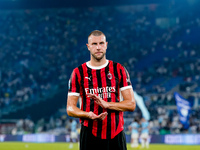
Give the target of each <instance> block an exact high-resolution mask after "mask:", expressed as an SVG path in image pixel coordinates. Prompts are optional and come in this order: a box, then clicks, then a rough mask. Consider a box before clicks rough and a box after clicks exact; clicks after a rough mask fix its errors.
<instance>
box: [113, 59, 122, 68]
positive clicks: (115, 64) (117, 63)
mask: <svg viewBox="0 0 200 150" xmlns="http://www.w3.org/2000/svg"><path fill="white" fill-rule="evenodd" d="M109 62H110V63H113V65H114V66H117V67H124V66H123V65H122V64H121V63H119V62H115V61H112V60H109Z"/></svg>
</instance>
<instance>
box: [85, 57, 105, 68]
mask: <svg viewBox="0 0 200 150" xmlns="http://www.w3.org/2000/svg"><path fill="white" fill-rule="evenodd" d="M106 62H107V59H106V58H105V57H104V58H102V59H101V60H100V61H98V60H96V59H91V60H90V61H89V64H90V65H91V66H94V67H99V66H102V65H104V64H106Z"/></svg>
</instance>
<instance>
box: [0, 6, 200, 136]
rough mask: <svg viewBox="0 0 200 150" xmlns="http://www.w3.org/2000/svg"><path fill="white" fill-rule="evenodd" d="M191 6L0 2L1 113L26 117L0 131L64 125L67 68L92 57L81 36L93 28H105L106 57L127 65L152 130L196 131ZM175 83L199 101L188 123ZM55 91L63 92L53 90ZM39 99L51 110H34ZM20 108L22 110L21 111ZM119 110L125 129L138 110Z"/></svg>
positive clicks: (199, 124) (53, 129) (194, 15)
mask: <svg viewBox="0 0 200 150" xmlns="http://www.w3.org/2000/svg"><path fill="white" fill-rule="evenodd" d="M196 6H197V5H191V6H188V5H180V6H179V7H177V4H173V3H169V4H168V5H166V4H163V5H162V4H143V5H126V6H101V7H100V6H96V7H80V8H59V9H58V8H51V9H20V10H1V11H0V60H1V63H0V118H1V119H2V120H3V119H14V118H15V119H20V118H21V117H22V118H23V119H20V120H15V121H13V122H15V123H14V124H15V126H13V123H12V124H10V125H8V124H9V123H6V124H7V126H3V127H2V126H1V128H0V129H1V130H0V133H2V134H11V133H13V134H22V133H24V132H28V133H38V132H49V133H55V134H58V133H59V134H65V133H66V132H67V130H66V129H67V121H68V116H67V114H66V112H65V105H66V100H65V99H66V97H65V94H67V85H68V80H69V77H70V74H71V72H72V69H73V68H74V67H77V66H78V65H79V64H81V63H83V62H85V61H87V60H88V59H89V53H88V51H87V48H86V46H85V43H86V42H87V41H86V40H87V35H88V34H89V33H90V31H91V30H93V29H99V30H102V31H104V32H105V34H106V35H107V40H108V42H109V46H108V51H107V55H108V58H109V59H111V60H114V61H117V62H120V63H122V64H123V65H124V66H125V67H126V68H127V70H128V71H129V73H130V77H131V80H132V84H133V88H134V90H135V91H137V92H138V93H139V94H141V95H142V96H143V97H144V99H145V104H146V105H147V108H148V109H149V111H150V114H151V120H150V125H151V130H150V133H151V134H164V133H185V132H187V133H197V132H200V120H199V118H200V116H199V114H200V113H199V109H197V108H199V104H200V100H199V98H200V94H199V91H200V88H199V87H200V74H199V72H200V67H199V66H200V53H199V48H200V45H199V42H198V41H199V37H200V36H199V34H198V33H199V32H200V18H199V15H198V14H199V10H198V8H197V7H196ZM185 9H187V10H188V11H182V10H185ZM161 10H162V11H161ZM172 10H173V11H172ZM169 12H170V13H169ZM175 91H179V92H180V93H182V94H183V96H184V97H186V98H187V99H189V100H191V101H196V103H195V104H196V105H194V106H193V109H192V113H191V116H190V124H191V125H190V128H189V129H188V130H187V131H185V130H183V128H182V125H181V124H180V123H179V120H178V114H177V110H176V107H175V100H174V97H173V92H175ZM61 93H62V94H61ZM56 94H57V95H58V94H60V95H62V97H60V99H59V98H55V97H56ZM50 99H51V100H50ZM55 101H56V102H55ZM56 103H59V105H56ZM42 106H48V107H49V109H44V111H46V112H48V111H49V113H43V114H42V113H41V114H40V115H41V116H38V114H37V115H36V113H34V110H36V109H37V108H39V109H43V107H42ZM54 106H55V107H54ZM31 108H32V111H30V110H31ZM50 109H51V111H50ZM22 111H24V112H27V113H26V116H21V115H22V113H21V112H22ZM37 113H39V112H37ZM28 115H30V116H28ZM124 115H125V119H126V122H125V127H126V128H125V129H126V130H127V132H128V128H127V126H128V125H129V124H130V122H131V121H132V118H133V117H141V112H140V110H139V109H138V108H137V109H136V111H135V112H133V113H130V112H126V113H125V114H124ZM5 122H6V121H5Z"/></svg>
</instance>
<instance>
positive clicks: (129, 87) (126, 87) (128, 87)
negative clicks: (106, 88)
mask: <svg viewBox="0 0 200 150" xmlns="http://www.w3.org/2000/svg"><path fill="white" fill-rule="evenodd" d="M131 88H132V86H131V85H129V86H125V87H122V88H120V90H121V91H123V90H126V89H131Z"/></svg>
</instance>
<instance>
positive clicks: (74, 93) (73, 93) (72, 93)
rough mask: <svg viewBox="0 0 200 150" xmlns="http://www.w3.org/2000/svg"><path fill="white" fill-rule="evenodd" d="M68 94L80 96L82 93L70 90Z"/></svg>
mask: <svg viewBox="0 0 200 150" xmlns="http://www.w3.org/2000/svg"><path fill="white" fill-rule="evenodd" d="M68 96H80V93H76V92H69V93H68Z"/></svg>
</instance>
